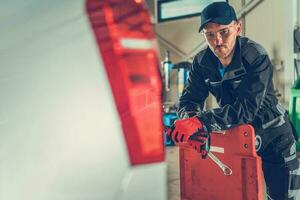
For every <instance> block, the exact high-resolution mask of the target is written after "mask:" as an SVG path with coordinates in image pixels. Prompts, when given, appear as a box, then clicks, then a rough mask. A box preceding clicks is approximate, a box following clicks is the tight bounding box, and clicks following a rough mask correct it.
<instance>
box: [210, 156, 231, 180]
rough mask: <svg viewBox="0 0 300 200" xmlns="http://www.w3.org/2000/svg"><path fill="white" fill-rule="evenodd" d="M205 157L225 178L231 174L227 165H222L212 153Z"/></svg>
mask: <svg viewBox="0 0 300 200" xmlns="http://www.w3.org/2000/svg"><path fill="white" fill-rule="evenodd" d="M207 155H208V157H210V158H211V159H212V161H214V162H215V163H216V164H217V165H218V166H219V167H220V168H221V169H222V171H223V172H224V175H225V176H230V175H231V174H232V170H231V169H230V168H229V167H228V166H227V165H225V164H224V163H222V161H220V160H219V158H217V157H216V156H215V155H214V154H213V153H211V152H208V154H207Z"/></svg>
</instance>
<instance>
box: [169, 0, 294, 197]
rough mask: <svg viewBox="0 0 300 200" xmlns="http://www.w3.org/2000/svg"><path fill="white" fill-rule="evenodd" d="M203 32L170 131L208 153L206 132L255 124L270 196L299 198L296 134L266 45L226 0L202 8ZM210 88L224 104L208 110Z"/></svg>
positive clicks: (257, 146) (201, 30) (200, 29)
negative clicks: (247, 32) (245, 31)
mask: <svg viewBox="0 0 300 200" xmlns="http://www.w3.org/2000/svg"><path fill="white" fill-rule="evenodd" d="M199 32H200V33H202V34H203V35H204V37H205V39H206V42H207V44H208V48H206V49H204V50H203V51H201V52H199V53H198V54H197V55H196V56H195V58H194V61H193V65H192V68H191V71H190V74H189V79H188V84H187V86H186V87H185V89H184V91H183V94H182V96H181V98H180V101H179V109H178V116H179V118H181V120H177V121H176V122H175V123H174V125H173V127H172V129H170V130H169V131H168V134H169V135H170V136H171V138H172V139H173V140H174V141H175V142H176V143H178V144H185V143H190V144H193V145H198V146H195V147H196V148H197V149H198V150H199V149H200V151H201V153H202V154H203V155H205V154H207V149H203V148H201V146H200V145H201V144H202V145H203V144H205V143H207V138H208V137H209V134H207V132H210V131H218V130H225V129H229V128H232V127H234V126H236V125H239V124H251V125H252V126H253V127H254V128H255V132H256V150H257V153H258V155H260V156H261V158H262V168H263V172H264V177H265V181H266V186H267V194H268V199H275V200H285V199H287V200H294V199H296V196H297V191H298V190H299V189H300V170H299V161H298V159H297V157H296V146H295V138H296V137H297V135H296V134H293V129H292V127H291V123H290V122H289V120H288V116H287V113H286V111H285V109H284V108H283V107H282V106H281V105H280V104H279V102H278V99H277V98H276V95H275V92H274V87H273V82H272V76H273V75H272V71H273V66H272V64H271V62H270V59H269V57H268V54H267V52H266V50H265V49H264V48H263V47H262V46H261V45H259V44H257V43H256V42H254V41H252V40H250V39H248V38H246V37H242V36H240V33H241V22H240V21H239V20H237V17H236V14H235V11H234V9H233V8H232V7H231V6H230V5H229V4H228V3H226V2H215V3H212V4H210V5H208V6H207V7H206V8H205V9H204V10H203V11H202V13H201V26H200V28H199ZM209 92H210V93H211V94H212V95H214V96H215V97H216V100H217V102H218V104H219V108H214V109H210V110H206V111H205V110H204V102H205V100H206V98H207V96H208V94H209ZM197 131H198V136H199V139H198V142H197V143H194V142H193V141H192V140H193V138H192V137H190V136H192V135H193V136H194V135H195V134H194V133H195V132H197ZM199 132H200V133H199ZM296 139H298V138H296ZM199 142H200V143H199Z"/></svg>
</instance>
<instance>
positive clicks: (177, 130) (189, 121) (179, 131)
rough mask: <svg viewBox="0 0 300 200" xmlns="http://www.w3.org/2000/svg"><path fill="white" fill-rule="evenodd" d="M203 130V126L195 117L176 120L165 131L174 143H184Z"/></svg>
mask: <svg viewBox="0 0 300 200" xmlns="http://www.w3.org/2000/svg"><path fill="white" fill-rule="evenodd" d="M202 129H203V124H202V123H201V122H200V120H199V119H198V118H197V117H191V118H186V119H181V120H176V121H175V122H174V124H173V126H172V127H171V128H169V129H168V130H167V131H166V134H167V135H169V136H170V137H171V138H172V140H173V141H174V142H175V143H186V142H187V141H188V139H189V137H190V136H191V135H193V134H194V133H197V132H198V130H202Z"/></svg>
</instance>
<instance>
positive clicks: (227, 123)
mask: <svg viewBox="0 0 300 200" xmlns="http://www.w3.org/2000/svg"><path fill="white" fill-rule="evenodd" d="M219 65H220V61H219V60H218V58H217V57H216V56H215V55H214V54H213V52H212V51H211V50H210V49H209V48H206V49H205V50H203V51H201V52H200V53H198V54H197V55H196V56H195V58H194V61H193V65H192V68H191V71H190V73H189V79H188V83H187V86H186V87H185V89H184V91H183V94H182V96H181V98H180V100H179V108H178V113H177V114H178V116H179V118H185V117H187V116H189V117H190V116H193V115H198V116H199V117H200V119H201V121H202V122H203V123H204V124H205V125H206V127H207V128H208V129H210V130H225V129H228V128H231V127H233V126H235V125H239V124H245V123H247V124H251V125H253V126H254V128H255V129H256V131H259V130H262V129H266V128H269V127H278V126H281V125H282V124H284V123H285V120H284V115H285V112H286V111H285V110H284V108H283V107H282V106H280V104H278V100H277V98H276V96H275V93H274V86H273V82H272V77H273V69H272V68H273V66H272V64H271V62H270V59H269V57H268V55H267V52H266V51H265V49H264V48H263V47H262V46H261V45H259V44H257V43H255V42H254V41H252V40H250V39H248V38H246V37H237V42H236V46H235V51H234V55H233V59H232V62H231V63H230V64H229V65H228V66H227V67H226V71H225V74H224V76H223V77H222V76H221V75H220V72H219V70H218V66H219ZM209 92H210V93H211V94H212V95H213V96H215V98H216V100H217V102H218V105H219V108H214V109H210V110H207V111H204V110H203V107H204V103H205V100H206V98H207V96H208V94H209Z"/></svg>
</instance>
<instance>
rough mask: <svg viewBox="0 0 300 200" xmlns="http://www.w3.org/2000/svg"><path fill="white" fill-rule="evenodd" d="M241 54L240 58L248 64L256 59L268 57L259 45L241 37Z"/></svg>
mask: <svg viewBox="0 0 300 200" xmlns="http://www.w3.org/2000/svg"><path fill="white" fill-rule="evenodd" d="M240 43H241V53H242V57H243V58H244V59H246V60H247V62H248V63H253V62H254V61H255V60H256V59H257V58H258V57H260V56H266V55H268V53H267V51H266V49H265V48H264V47H263V46H262V45H261V44H259V43H257V42H255V41H253V40H251V39H249V38H247V37H241V38H240Z"/></svg>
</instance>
